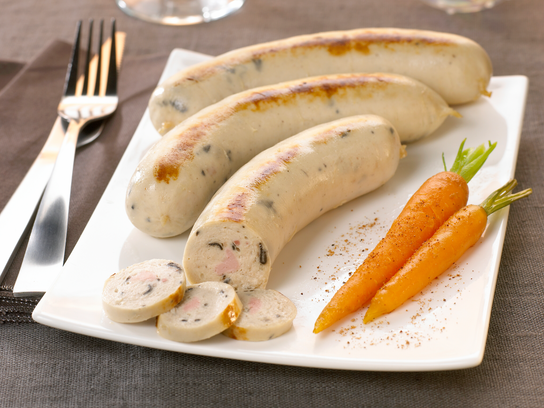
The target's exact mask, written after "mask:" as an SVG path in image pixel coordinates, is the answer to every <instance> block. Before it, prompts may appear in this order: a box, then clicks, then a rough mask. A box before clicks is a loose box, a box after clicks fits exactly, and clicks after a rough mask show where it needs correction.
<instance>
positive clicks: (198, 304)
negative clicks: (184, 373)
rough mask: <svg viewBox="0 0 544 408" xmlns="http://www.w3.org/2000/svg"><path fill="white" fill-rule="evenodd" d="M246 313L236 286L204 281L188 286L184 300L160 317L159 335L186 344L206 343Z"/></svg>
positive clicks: (158, 321)
mask: <svg viewBox="0 0 544 408" xmlns="http://www.w3.org/2000/svg"><path fill="white" fill-rule="evenodd" d="M241 312H242V302H241V301H240V298H239V297H238V295H237V294H236V292H235V291H234V289H233V288H232V286H230V285H227V284H225V283H221V282H204V283H201V284H199V285H191V286H188V287H187V290H186V291H185V296H184V297H183V300H182V301H181V302H180V303H179V304H178V305H177V306H176V307H175V308H173V309H172V310H170V311H169V312H168V313H164V314H161V315H160V316H159V317H157V332H158V333H159V334H160V335H161V336H162V337H164V338H166V339H169V340H174V341H181V342H184V343H188V342H193V341H199V340H204V339H207V338H210V337H212V336H215V335H216V334H219V333H221V332H222V331H223V330H225V329H227V328H228V327H230V326H231V325H232V324H233V323H234V322H235V321H236V319H238V316H240V313H241Z"/></svg>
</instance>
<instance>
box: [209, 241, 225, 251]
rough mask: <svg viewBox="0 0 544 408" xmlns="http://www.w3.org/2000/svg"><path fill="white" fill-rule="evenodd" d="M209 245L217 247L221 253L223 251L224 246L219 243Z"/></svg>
mask: <svg viewBox="0 0 544 408" xmlns="http://www.w3.org/2000/svg"><path fill="white" fill-rule="evenodd" d="M208 245H209V246H216V247H217V248H219V249H220V250H221V251H222V250H223V245H222V244H220V243H219V242H210V243H209V244H208Z"/></svg>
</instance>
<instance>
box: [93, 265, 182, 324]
mask: <svg viewBox="0 0 544 408" xmlns="http://www.w3.org/2000/svg"><path fill="white" fill-rule="evenodd" d="M184 291H185V273H184V272H183V268H182V267H181V265H179V264H177V263H176V262H173V261H169V260H164V259H152V260H149V261H145V262H141V263H138V264H135V265H132V266H129V267H128V268H125V269H123V270H122V271H120V272H117V273H115V274H113V275H112V276H110V277H109V278H108V280H106V283H105V285H104V290H103V292H102V306H103V308H104V311H105V312H106V315H107V316H108V317H109V318H110V319H111V320H113V321H115V322H119V323H137V322H143V321H145V320H147V319H150V318H152V317H155V316H158V315H160V314H161V313H165V312H167V311H169V310H170V309H172V308H173V307H174V306H175V305H177V304H178V303H179V302H180V301H181V299H182V298H183V293H184Z"/></svg>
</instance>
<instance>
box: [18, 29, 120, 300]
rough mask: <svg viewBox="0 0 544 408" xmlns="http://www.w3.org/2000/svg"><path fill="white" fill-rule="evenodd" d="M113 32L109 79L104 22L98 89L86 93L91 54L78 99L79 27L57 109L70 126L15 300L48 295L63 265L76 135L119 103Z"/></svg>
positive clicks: (20, 276)
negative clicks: (103, 47)
mask: <svg viewBox="0 0 544 408" xmlns="http://www.w3.org/2000/svg"><path fill="white" fill-rule="evenodd" d="M111 30H112V35H111V51H110V58H109V62H107V64H108V69H107V75H105V78H101V76H102V73H101V71H102V65H104V64H105V62H103V61H102V57H101V55H102V53H101V52H100V51H101V47H102V33H103V22H101V23H100V33H99V35H100V41H99V42H100V44H99V54H98V68H97V71H96V79H95V86H94V90H91V89H88V88H89V83H90V79H91V78H89V65H90V54H88V55H87V64H86V68H85V79H84V85H83V89H84V90H87V93H85V92H84V93H83V94H82V95H80V96H77V95H76V86H77V80H78V74H77V70H78V59H79V40H80V35H81V21H79V22H78V24H77V30H76V39H75V42H74V48H73V50H72V57H71V61H70V64H69V65H68V72H67V74H66V75H67V80H66V85H65V88H64V96H63V98H62V99H61V102H60V103H59V106H58V114H59V116H61V117H62V118H63V119H65V120H67V121H68V122H69V124H68V128H67V130H66V136H65V137H64V141H63V144H62V147H61V149H60V152H59V155H58V157H57V160H56V162H55V167H54V169H53V173H52V174H51V178H50V179H49V182H48V184H47V187H46V189H45V192H44V195H43V198H42V201H41V203H40V207H39V208H38V213H37V215H36V220H35V222H34V226H33V228H32V231H31V233H30V239H29V242H28V247H27V249H26V253H25V256H24V259H23V263H22V265H21V269H20V271H19V275H18V277H17V281H16V282H15V286H14V288H13V293H14V295H15V296H32V295H40V294H43V293H45V292H46V291H47V289H48V288H49V286H50V285H51V284H52V283H53V281H54V279H55V278H56V276H57V275H58V273H59V271H60V269H61V267H62V265H63V264H64V253H65V248H66V233H67V229H68V208H69V203H70V191H71V186H72V171H73V165H74V156H75V150H76V145H77V139H78V135H79V133H80V131H81V129H82V128H83V127H85V126H86V125H87V124H89V123H90V122H94V121H97V120H101V119H104V118H106V117H108V116H110V115H112V114H113V112H114V111H115V110H116V108H117V104H118V97H117V64H116V46H115V20H112V27H111ZM91 36H92V22H91V23H90V28H89V38H91ZM89 45H90V44H89ZM90 48H91V47H90V46H89V49H90ZM103 84H105V92H101V88H103Z"/></svg>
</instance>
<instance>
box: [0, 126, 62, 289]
mask: <svg viewBox="0 0 544 408" xmlns="http://www.w3.org/2000/svg"><path fill="white" fill-rule="evenodd" d="M63 138H64V129H63V128H62V122H61V119H60V118H57V120H56V121H55V124H54V125H53V128H52V129H51V133H50V134H49V137H48V138H47V141H46V142H45V145H44V146H43V148H42V151H41V152H40V154H39V155H38V157H37V158H36V160H34V163H32V166H31V167H30V169H29V170H28V172H27V173H26V176H25V178H24V179H23V181H22V182H21V184H19V187H17V190H15V193H14V194H13V196H12V197H11V198H10V200H9V201H8V203H7V204H6V206H5V207H4V209H3V210H2V212H1V213H0V268H1V271H2V273H1V275H0V282H1V281H2V279H3V278H4V275H5V274H6V273H7V271H8V269H9V266H10V264H11V262H12V261H13V257H14V256H15V253H16V252H17V249H18V248H19V246H20V245H21V242H22V241H23V237H24V236H25V231H26V230H27V228H28V226H29V223H30V220H31V218H32V216H33V215H34V212H35V211H36V207H37V206H38V203H39V202H40V198H41V196H42V194H43V190H44V189H45V186H46V185H47V181H48V180H49V176H50V175H51V172H52V171H53V166H54V165H55V160H56V159H57V154H58V152H59V149H60V146H61V144H62V139H63Z"/></svg>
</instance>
